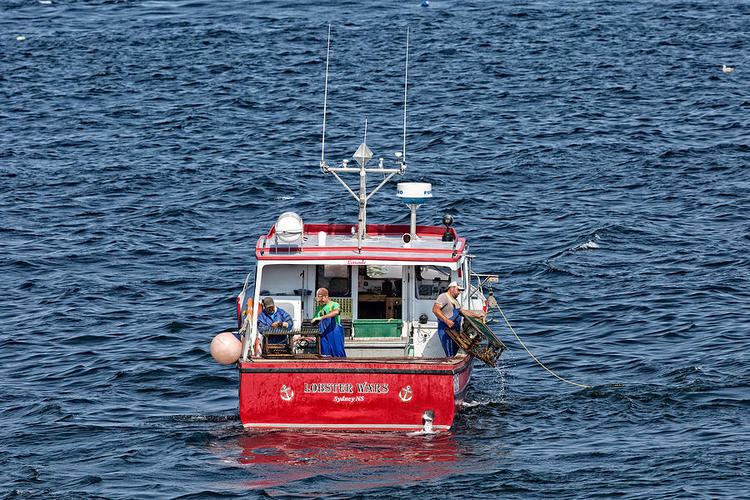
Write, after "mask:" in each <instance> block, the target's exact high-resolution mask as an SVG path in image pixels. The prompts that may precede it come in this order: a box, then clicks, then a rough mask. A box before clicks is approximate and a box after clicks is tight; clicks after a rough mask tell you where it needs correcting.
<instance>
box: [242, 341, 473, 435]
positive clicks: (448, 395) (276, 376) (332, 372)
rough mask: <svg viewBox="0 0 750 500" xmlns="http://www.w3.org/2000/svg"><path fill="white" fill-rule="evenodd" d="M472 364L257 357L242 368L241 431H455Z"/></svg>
mask: <svg viewBox="0 0 750 500" xmlns="http://www.w3.org/2000/svg"><path fill="white" fill-rule="evenodd" d="M472 359H473V358H471V357H470V356H459V357H456V358H451V359H410V360H404V359H369V360H367V359H356V360H355V359H314V360H299V359H288V360H287V359H273V360H266V359H258V360H253V361H252V362H248V363H241V364H240V420H241V421H242V424H243V425H244V426H245V427H246V428H268V429H289V428H297V429H330V430H344V429H346V430H386V431H387V430H420V429H422V427H423V423H424V422H423V415H424V413H425V411H427V410H432V411H433V412H434V415H435V416H434V421H433V429H435V430H447V429H449V428H450V427H451V425H453V417H454V415H455V411H456V406H458V405H459V404H460V403H461V402H462V401H463V397H464V394H465V392H466V389H467V387H468V384H469V379H470V378H471V367H472Z"/></svg>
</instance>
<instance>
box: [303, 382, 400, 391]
mask: <svg viewBox="0 0 750 500" xmlns="http://www.w3.org/2000/svg"><path fill="white" fill-rule="evenodd" d="M388 391H389V389H388V384H370V383H367V382H362V383H361V384H335V383H316V384H305V393H306V394H315V393H320V394H355V393H356V394H388Z"/></svg>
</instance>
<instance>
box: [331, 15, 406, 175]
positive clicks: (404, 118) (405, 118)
mask: <svg viewBox="0 0 750 500" xmlns="http://www.w3.org/2000/svg"><path fill="white" fill-rule="evenodd" d="M330 55H331V25H330V24H329V25H328V47H327V48H326V80H325V81H326V83H325V89H324V90H323V137H322V138H321V140H320V168H323V166H324V165H325V163H326V111H327V109H328V60H329V58H330ZM404 119H406V118H404Z"/></svg>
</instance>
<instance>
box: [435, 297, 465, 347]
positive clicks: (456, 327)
mask: <svg viewBox="0 0 750 500" xmlns="http://www.w3.org/2000/svg"><path fill="white" fill-rule="evenodd" d="M448 319H449V320H451V321H453V328H451V330H453V331H456V332H458V331H461V319H462V318H461V314H460V313H459V312H458V307H454V308H453V314H451V317H450V318H448ZM446 328H448V325H447V324H445V323H443V322H442V321H441V320H439V319H438V336H439V337H440V343H441V344H443V350H444V351H445V355H446V356H448V357H449V358H452V357H453V356H455V355H456V353H457V352H458V345H457V344H456V342H454V341H453V339H452V338H451V337H450V335H448V334H447V333H446V332H445V329H446Z"/></svg>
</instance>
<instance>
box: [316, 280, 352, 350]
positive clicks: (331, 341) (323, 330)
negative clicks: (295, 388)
mask: <svg viewBox="0 0 750 500" xmlns="http://www.w3.org/2000/svg"><path fill="white" fill-rule="evenodd" d="M315 300H317V301H318V303H319V304H322V305H323V307H322V308H321V309H320V311H318V314H316V315H315V317H314V318H313V320H312V322H313V324H315V323H318V325H319V327H320V353H321V354H322V355H323V356H333V357H336V358H345V357H346V351H345V350H344V327H343V326H341V317H340V314H341V306H340V305H339V304H338V303H337V302H334V301H332V300H331V298H330V297H329V296H328V290H327V289H326V288H318V291H317V292H315Z"/></svg>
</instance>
